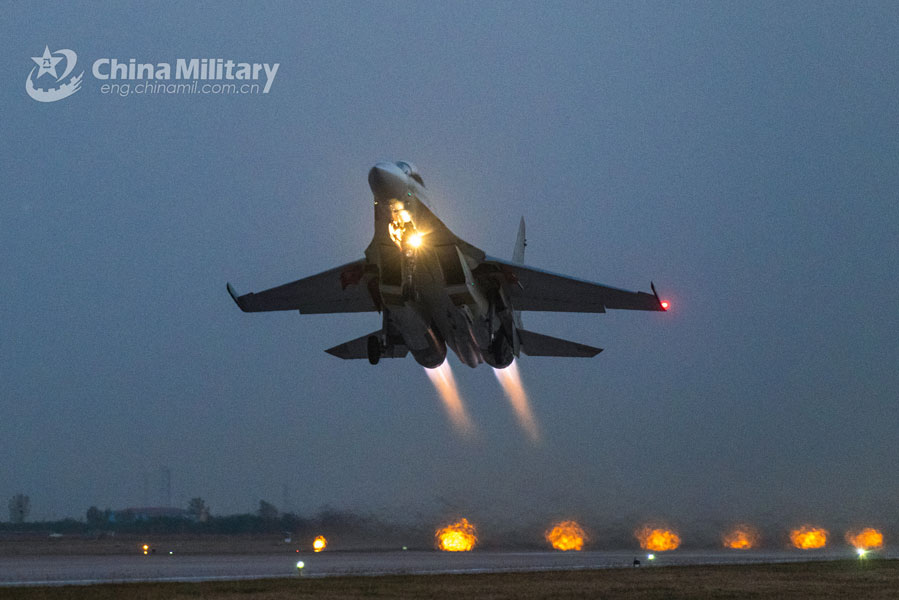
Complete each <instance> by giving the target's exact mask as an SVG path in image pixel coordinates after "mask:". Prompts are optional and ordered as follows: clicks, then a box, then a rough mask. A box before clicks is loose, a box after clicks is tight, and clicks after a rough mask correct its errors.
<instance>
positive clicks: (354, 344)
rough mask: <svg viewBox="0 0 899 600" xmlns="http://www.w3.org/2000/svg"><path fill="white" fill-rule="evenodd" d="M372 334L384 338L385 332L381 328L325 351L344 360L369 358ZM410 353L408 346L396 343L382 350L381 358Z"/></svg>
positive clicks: (397, 356)
mask: <svg viewBox="0 0 899 600" xmlns="http://www.w3.org/2000/svg"><path fill="white" fill-rule="evenodd" d="M371 336H376V337H378V338H382V337H383V332H382V330H380V329H379V330H377V331H372V332H371V333H367V334H365V335H363V336H362V337H358V338H356V339H355V340H350V341H348V342H344V343H342V344H338V345H336V346H334V347H333V348H328V349H327V350H325V352H327V353H328V354H330V355H332V356H336V357H337V358H342V359H344V360H351V359H356V358H368V338H370V337H371ZM408 353H409V349H408V348H406V347H405V346H403V345H401V344H395V345H393V346H388V347H387V348H385V349H383V350H382V352H381V358H403V357H404V356H406V354H408Z"/></svg>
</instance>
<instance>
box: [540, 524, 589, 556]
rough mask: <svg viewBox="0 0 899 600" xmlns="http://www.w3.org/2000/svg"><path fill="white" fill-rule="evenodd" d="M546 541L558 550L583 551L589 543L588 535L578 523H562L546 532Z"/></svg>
mask: <svg viewBox="0 0 899 600" xmlns="http://www.w3.org/2000/svg"><path fill="white" fill-rule="evenodd" d="M545 535H546V541H547V542H549V543H550V544H552V547H553V548H555V549H556V550H562V551H563V552H567V551H568V550H576V551H579V550H582V549H583V548H584V542H586V541H587V533H586V532H585V531H584V528H583V527H581V526H580V525H579V524H578V523H577V521H562V522H561V523H557V524H556V525H555V526H554V527H553V528H552V529H550V530H549V531H547V532H546V534H545Z"/></svg>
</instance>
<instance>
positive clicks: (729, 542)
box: [721, 524, 761, 550]
mask: <svg viewBox="0 0 899 600" xmlns="http://www.w3.org/2000/svg"><path fill="white" fill-rule="evenodd" d="M760 539H761V535H760V534H759V532H758V530H757V529H756V528H755V527H752V526H751V525H743V524H741V525H737V526H735V527H734V528H733V529H732V530H730V531H728V532H727V533H725V534H724V535H723V536H722V537H721V543H722V544H723V545H724V547H725V548H730V549H732V550H750V549H752V548H755V547H757V546H758V545H759V540H760Z"/></svg>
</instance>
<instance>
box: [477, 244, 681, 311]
mask: <svg viewBox="0 0 899 600" xmlns="http://www.w3.org/2000/svg"><path fill="white" fill-rule="evenodd" d="M476 274H477V275H478V276H488V277H491V276H492V277H497V276H498V277H499V278H500V280H501V281H502V282H503V283H504V284H505V285H506V290H507V292H508V293H509V297H510V300H511V302H512V305H513V307H514V309H515V310H544V311H553V312H593V313H603V312H606V309H607V308H618V309H628V310H658V311H663V310H665V309H664V308H663V307H662V303H661V302H660V301H659V298H658V296H656V294H655V289H654V288H653V293H652V294H650V293H647V292H629V291H627V290H620V289H618V288H613V287H609V286H606V285H601V284H599V283H592V282H590V281H584V280H583V279H577V278H574V277H568V276H567V275H560V274H558V273H551V272H550V271H543V270H541V269H535V268H533V267H528V266H525V265H520V264H516V263H514V262H509V261H506V260H503V259H500V258H493V257H487V258H486V259H485V261H484V262H483V263H481V264H480V265H479V266H478V268H477V270H476Z"/></svg>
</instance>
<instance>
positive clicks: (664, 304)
mask: <svg viewBox="0 0 899 600" xmlns="http://www.w3.org/2000/svg"><path fill="white" fill-rule="evenodd" d="M660 304H661V305H662V310H668V309H669V308H670V307H671V303H670V302H668V301H667V300H662V301H661V302H660Z"/></svg>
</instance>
